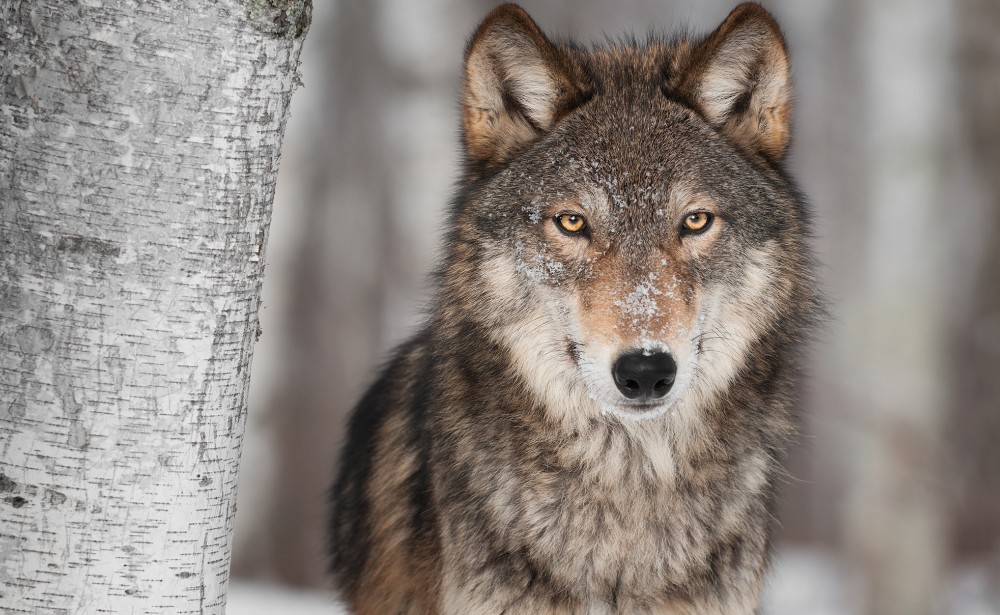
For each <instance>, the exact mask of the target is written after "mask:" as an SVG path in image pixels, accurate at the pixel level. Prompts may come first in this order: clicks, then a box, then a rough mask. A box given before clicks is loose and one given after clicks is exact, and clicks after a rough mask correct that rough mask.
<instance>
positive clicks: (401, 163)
mask: <svg viewBox="0 0 1000 615" xmlns="http://www.w3.org/2000/svg"><path fill="white" fill-rule="evenodd" d="M523 4H524V6H525V7H526V8H527V9H528V11H529V12H530V13H531V14H532V15H533V16H534V17H535V18H536V20H537V21H538V22H539V23H540V24H541V25H542V27H543V28H544V29H546V30H547V31H549V32H550V33H555V34H562V35H573V36H578V37H580V38H581V39H583V40H600V39H601V38H602V37H603V36H604V35H605V34H607V35H611V36H615V35H617V34H620V33H622V32H625V31H629V30H632V31H636V32H639V33H643V32H645V31H647V30H649V29H651V28H656V29H671V28H675V27H690V28H691V29H693V30H695V31H702V32H704V31H707V30H709V29H711V28H713V27H714V26H715V25H717V24H718V23H719V22H720V21H721V20H722V19H723V18H724V17H725V15H726V14H727V12H728V11H729V10H730V9H731V8H732V7H733V5H734V1H733V0H701V1H698V0H575V1H574V2H555V1H543V0H538V1H533V0H525V1H524V2H523ZM764 4H765V6H766V7H767V8H768V9H769V10H771V11H772V12H773V13H774V14H775V15H776V16H777V17H778V20H779V22H780V23H781V24H782V25H783V27H784V29H785V33H786V35H787V38H788V42H789V44H790V47H791V52H792V60H793V65H794V68H795V84H796V94H797V106H796V113H795V124H796V133H795V134H796V137H795V140H794V145H793V149H792V153H791V158H790V165H791V167H792V169H793V171H794V174H795V175H796V176H797V177H798V178H799V180H800V182H801V185H802V187H803V188H804V190H805V192H806V194H807V195H808V196H809V199H810V201H811V202H812V203H813V205H814V207H815V210H816V214H817V224H816V227H817V229H818V235H819V236H818V238H817V249H818V251H819V253H820V255H821V258H822V261H823V263H824V268H823V271H822V276H823V279H824V281H825V284H826V286H827V289H828V292H829V295H830V297H831V300H832V311H833V316H834V318H833V322H832V323H831V325H830V326H829V330H828V332H827V333H826V334H825V335H824V338H823V340H822V342H821V343H820V344H818V345H817V348H816V351H815V352H814V360H813V366H812V369H813V373H814V377H813V379H812V381H811V384H810V387H809V389H808V394H807V399H806V401H807V405H806V408H805V413H804V418H803V427H802V433H803V435H802V438H801V440H800V441H799V442H798V443H797V444H796V446H795V447H794V449H793V450H792V452H791V456H790V458H789V462H788V467H789V477H788V479H787V480H786V481H785V484H784V485H783V489H782V493H781V503H780V506H779V512H778V515H777V516H778V519H779V520H780V523H777V524H776V536H777V542H776V545H777V564H776V567H775V569H774V571H773V574H772V575H771V580H770V584H769V587H768V591H767V597H766V608H765V609H764V613H765V615H785V614H788V615H791V614H796V615H820V614H822V615H826V614H830V615H834V614H838V615H841V614H843V615H853V614H857V615H862V614H864V615H883V614H887V615H895V614H898V615H924V614H927V615H929V614H932V613H934V614H937V613H941V614H963V615H986V614H998V613H1000V2H998V1H997V0H907V1H905V2H904V1H903V0H878V1H875V0H871V1H869V2H865V1H863V0H816V1H811V0H810V1H803V0H769V1H767V2H765V3H764ZM492 5H493V3H492V2H486V1H483V0H424V1H421V2H415V1H413V0H342V1H340V2H335V1H330V0H317V1H316V2H315V18H314V22H313V26H312V29H311V30H310V32H309V36H308V39H307V42H306V50H305V53H304V56H303V63H302V75H303V81H304V82H305V88H304V89H302V90H300V91H299V92H298V93H297V94H296V97H295V100H294V103H293V112H292V119H291V121H290V123H289V125H288V132H287V136H286V140H285V150H284V159H283V160H282V164H281V175H280V180H279V184H278V195H277V198H276V202H275V207H274V220H273V223H272V227H271V237H270V244H269V246H268V251H267V260H268V269H267V278H266V283H265V285H264V310H263V313H262V317H261V320H262V326H263V330H264V335H263V337H262V338H261V340H260V343H259V344H258V346H257V349H256V353H255V357H254V375H253V381H252V387H251V389H252V390H251V398H250V405H251V407H250V420H249V424H248V428H247V435H246V442H245V448H244V453H243V465H242V472H241V480H240V492H239V514H238V516H237V521H236V537H235V554H234V562H233V587H232V594H231V599H230V609H229V612H230V613H232V614H233V615H248V614H251V613H287V614H290V615H294V614H296V613H303V614H305V613H335V612H337V609H336V607H335V603H334V600H333V598H332V597H331V595H330V593H329V591H328V590H327V589H326V588H327V577H326V573H325V565H326V554H325V551H324V548H325V547H324V545H325V535H324V520H325V515H326V507H327V502H326V495H325V491H326V489H327V487H328V485H329V484H330V482H331V477H332V475H333V473H334V471H335V468H334V463H335V458H336V455H337V450H338V447H339V445H340V442H341V438H342V434H343V426H344V421H345V416H346V414H347V412H348V411H349V409H350V408H351V406H352V404H353V403H354V401H355V400H356V399H357V398H358V396H359V394H360V393H361V392H362V390H363V389H364V387H365V386H366V385H367V384H368V382H369V381H370V379H371V378H372V377H373V369H374V367H375V365H376V364H377V363H378V361H379V358H380V357H383V356H385V352H386V351H387V350H388V349H389V348H390V347H391V346H392V345H394V344H395V343H397V342H399V341H400V340H402V339H403V338H404V337H405V336H406V335H407V334H408V333H410V332H411V331H413V329H414V327H415V326H416V325H417V323H418V322H419V320H420V310H421V305H422V303H423V302H424V300H425V298H426V296H427V290H428V285H427V274H428V271H429V270H430V269H431V267H432V263H433V262H434V258H435V254H436V249H437V246H438V241H439V238H440V237H441V229H442V226H443V223H444V218H443V213H444V211H445V208H446V205H447V203H448V200H449V196H450V194H451V186H452V183H453V181H454V180H455V176H456V175H455V162H456V158H457V152H458V141H457V126H458V116H457V106H456V100H457V91H458V85H459V84H458V76H459V68H460V61H461V55H462V50H463V45H464V42H465V39H466V37H467V36H468V35H469V34H470V32H471V31H472V29H473V28H474V27H475V25H476V24H477V23H478V21H479V20H480V19H481V18H482V17H483V16H484V15H485V14H486V12H487V11H488V10H489V9H490V8H491V7H492Z"/></svg>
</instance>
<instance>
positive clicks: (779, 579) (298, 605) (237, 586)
mask: <svg viewBox="0 0 1000 615" xmlns="http://www.w3.org/2000/svg"><path fill="white" fill-rule="evenodd" d="M856 585H857V583H856V580H852V579H851V578H850V575H849V574H848V573H847V571H846V570H844V568H843V567H842V566H838V564H837V561H836V560H835V559H833V558H831V557H826V556H824V555H822V554H818V553H815V552H812V551H806V550H796V549H788V550H785V551H782V552H781V553H779V556H778V560H777V562H776V563H775V567H774V571H773V572H772V575H771V582H770V583H769V585H768V588H767V590H766V594H765V597H764V605H763V610H762V615H860V613H861V610H860V607H859V604H858V601H857V599H856V596H857V590H856ZM226 612H227V613H228V614H229V615H272V614H274V613H281V614H282V615H344V610H343V609H342V608H340V607H339V606H338V605H337V603H336V601H335V600H334V599H333V597H332V596H331V595H330V594H329V593H325V592H316V591H295V590H290V589H287V588H283V587H276V586H269V585H265V584H261V583H249V582H246V581H233V583H232V584H231V585H230V590H229V606H228V608H227V609H226ZM941 612H942V615H1000V588H997V587H991V586H990V583H989V580H988V578H987V575H986V574H985V573H984V572H982V571H969V572H966V573H963V574H961V575H959V576H958V577H957V579H956V580H955V581H954V582H953V583H952V584H951V587H950V590H949V591H948V592H947V596H946V599H945V601H944V605H943V608H942V611H941Z"/></svg>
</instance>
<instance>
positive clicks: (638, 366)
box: [611, 350, 677, 401]
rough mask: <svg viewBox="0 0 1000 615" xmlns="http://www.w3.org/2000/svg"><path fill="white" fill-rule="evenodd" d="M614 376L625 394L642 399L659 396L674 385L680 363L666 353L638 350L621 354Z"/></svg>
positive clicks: (612, 370) (614, 367)
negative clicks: (649, 352) (648, 352)
mask: <svg viewBox="0 0 1000 615" xmlns="http://www.w3.org/2000/svg"><path fill="white" fill-rule="evenodd" d="M611 375H612V376H613V377H614V379H615V385H616V386H617V387H618V390H619V391H621V392H622V395H624V396H625V397H627V398H629V399H638V400H640V401H646V400H647V399H659V398H661V397H663V396H664V395H666V394H667V391H669V390H670V387H671V385H673V384H674V378H675V377H676V376H677V363H676V362H674V359H673V357H671V356H670V355H669V354H667V353H665V352H654V353H652V354H647V353H645V352H643V351H642V350H636V351H634V352H629V353H626V354H623V355H622V356H620V357H618V360H617V361H615V364H614V365H613V366H612V367H611Z"/></svg>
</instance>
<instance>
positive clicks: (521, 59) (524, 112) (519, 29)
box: [462, 4, 588, 167]
mask: <svg viewBox="0 0 1000 615" xmlns="http://www.w3.org/2000/svg"><path fill="white" fill-rule="evenodd" d="M587 89H588V88H587V78H586V76H585V74H584V71H583V70H582V68H581V67H580V66H579V65H578V63H577V62H576V61H575V60H574V58H573V57H572V56H571V55H570V53H569V52H567V51H565V50H562V49H560V48H558V47H556V46H555V45H553V44H552V43H551V42H549V40H548V39H547V38H546V37H545V35H544V34H543V33H542V31H541V30H540V29H539V28H538V26H537V25H536V24H535V22H534V21H533V20H532V19H531V17H529V16H528V14H527V13H526V12H525V11H524V9H522V8H521V7H519V6H517V5H515V4H503V5H501V6H499V7H497V8H496V9H494V10H493V12H492V13H490V14H489V15H488V16H487V17H486V19H484V20H483V23H482V24H480V25H479V28H477V29H476V32H475V34H473V35H472V39H471V40H470V41H469V45H468V47H467V48H466V51H465V81H464V83H463V86H462V122H463V129H464V137H465V149H466V153H467V155H468V157H469V161H470V163H472V164H473V165H476V166H480V167H483V166H485V167H488V166H493V165H496V164H500V163H502V162H504V161H506V160H509V159H510V157H511V156H513V155H514V154H516V153H517V152H518V151H520V150H522V149H523V148H524V147H526V146H527V145H529V144H530V143H531V142H532V141H534V140H535V139H537V138H538V137H539V136H541V135H542V134H544V133H545V132H546V131H548V130H550V129H551V128H552V126H553V125H554V124H555V123H556V121H557V120H558V119H559V118H560V117H562V116H563V115H565V114H566V113H568V112H569V111H570V110H571V109H572V108H573V107H574V106H576V105H578V104H580V102H582V101H583V100H584V99H585V98H586V96H587Z"/></svg>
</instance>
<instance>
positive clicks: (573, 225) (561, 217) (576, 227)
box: [555, 213, 587, 235]
mask: <svg viewBox="0 0 1000 615" xmlns="http://www.w3.org/2000/svg"><path fill="white" fill-rule="evenodd" d="M555 222H556V226H558V227H559V230H560V231H562V232H564V233H566V234H567V235H579V234H581V233H583V232H584V231H585V230H587V219H586V218H584V217H583V216H581V215H580V214H573V213H563V214H558V215H556V217H555Z"/></svg>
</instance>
